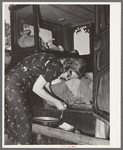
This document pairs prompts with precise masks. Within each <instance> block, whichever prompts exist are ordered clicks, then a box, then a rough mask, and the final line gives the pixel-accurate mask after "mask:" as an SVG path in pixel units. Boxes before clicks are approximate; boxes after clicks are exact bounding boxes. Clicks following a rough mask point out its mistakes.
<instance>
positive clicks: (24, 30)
mask: <svg viewBox="0 0 123 150" xmlns="http://www.w3.org/2000/svg"><path fill="white" fill-rule="evenodd" d="M16 18H17V43H18V45H19V47H21V48H26V47H33V46H34V45H35V43H34V22H33V9H32V6H27V7H23V8H21V9H18V10H17V16H16Z"/></svg>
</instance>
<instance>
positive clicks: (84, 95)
mask: <svg viewBox="0 0 123 150" xmlns="http://www.w3.org/2000/svg"><path fill="white" fill-rule="evenodd" d="M91 84H92V80H91V79H90V78H86V79H85V78H82V79H70V80H68V81H65V82H62V83H59V84H54V85H51V89H52V92H53V93H54V94H55V95H56V96H57V97H59V98H61V99H62V100H63V101H64V102H66V103H67V104H68V105H76V106H77V105H79V104H82V103H83V104H90V101H92V89H91V87H90V85H91Z"/></svg>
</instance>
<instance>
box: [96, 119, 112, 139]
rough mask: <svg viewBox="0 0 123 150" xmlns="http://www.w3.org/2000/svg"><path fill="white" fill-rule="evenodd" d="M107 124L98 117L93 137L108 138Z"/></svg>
mask: <svg viewBox="0 0 123 150" xmlns="http://www.w3.org/2000/svg"><path fill="white" fill-rule="evenodd" d="M109 130H110V128H109V126H108V125H107V124H105V123H104V122H102V121H101V120H99V119H96V126H95V137H98V138H104V139H108V138H109Z"/></svg>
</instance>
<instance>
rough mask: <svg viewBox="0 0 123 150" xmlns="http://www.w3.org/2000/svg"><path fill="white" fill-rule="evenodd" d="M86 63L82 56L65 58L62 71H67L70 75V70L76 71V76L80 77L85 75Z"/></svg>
mask: <svg viewBox="0 0 123 150" xmlns="http://www.w3.org/2000/svg"><path fill="white" fill-rule="evenodd" d="M85 70H86V63H85V61H84V60H83V59H82V58H65V61H64V63H63V72H68V75H69V76H71V74H72V71H74V72H76V73H77V75H78V78H79V79H80V78H82V76H84V75H85Z"/></svg>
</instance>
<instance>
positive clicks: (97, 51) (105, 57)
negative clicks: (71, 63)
mask: <svg viewBox="0 0 123 150" xmlns="http://www.w3.org/2000/svg"><path fill="white" fill-rule="evenodd" d="M95 8H96V10H95V11H96V13H95V21H96V23H95V36H94V55H93V56H94V66H93V69H94V86H93V87H94V90H93V112H94V115H96V117H97V118H98V119H100V120H101V121H103V122H105V123H106V124H108V125H109V115H110V96H109V95H110V90H109V87H110V86H109V81H110V79H109V76H110V73H109V66H110V64H109V49H110V48H109V5H105V6H103V5H101V6H96V7H95Z"/></svg>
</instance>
